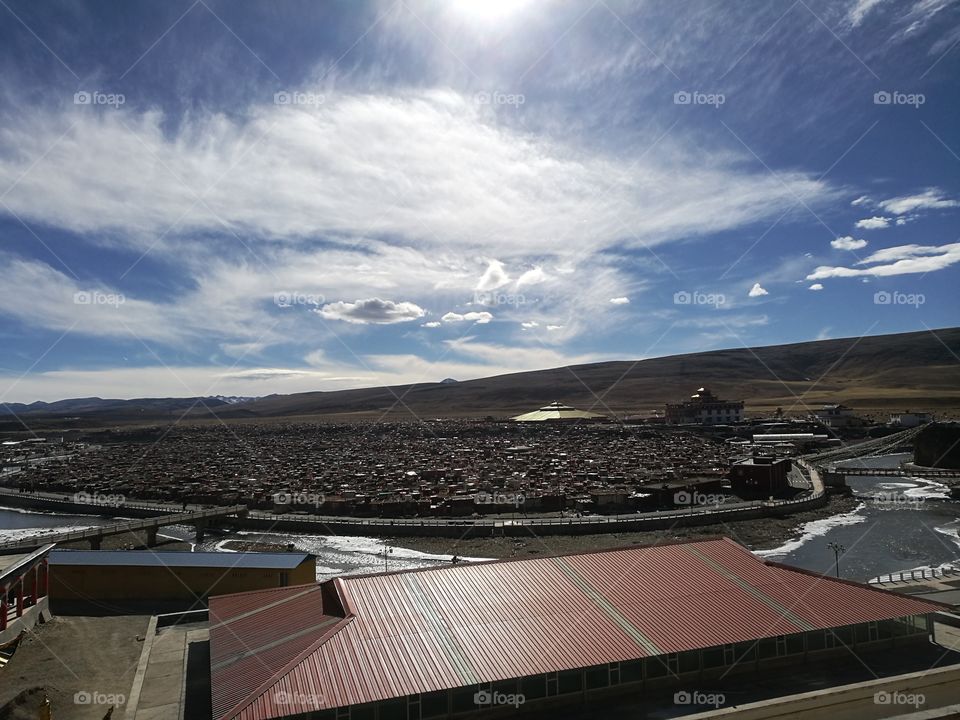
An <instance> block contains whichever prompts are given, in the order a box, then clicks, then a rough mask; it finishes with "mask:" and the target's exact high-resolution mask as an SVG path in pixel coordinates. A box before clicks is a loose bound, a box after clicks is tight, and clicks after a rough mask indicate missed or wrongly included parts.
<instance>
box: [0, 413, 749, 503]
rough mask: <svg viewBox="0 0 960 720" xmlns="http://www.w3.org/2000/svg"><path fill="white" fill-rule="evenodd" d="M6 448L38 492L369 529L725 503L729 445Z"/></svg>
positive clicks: (486, 432)
mask: <svg viewBox="0 0 960 720" xmlns="http://www.w3.org/2000/svg"><path fill="white" fill-rule="evenodd" d="M38 451H39V452H42V451H41V450H40V449H39V448H37V447H34V448H31V449H29V450H27V449H25V448H24V447H23V446H22V445H20V446H7V447H3V448H0V453H3V455H4V456H3V457H0V461H2V462H3V463H4V465H7V466H10V465H16V464H17V457H18V453H19V457H20V462H19V467H20V468H21V471H20V472H18V473H17V474H15V475H9V476H7V478H6V479H5V480H4V482H5V483H6V484H7V485H16V486H20V487H21V488H23V489H25V490H43V491H51V492H58V493H64V494H72V493H79V492H85V493H88V494H89V495H92V496H97V495H112V496H122V497H125V498H127V500H128V501H133V500H135V499H143V500H167V501H173V502H178V503H179V502H189V503H202V504H234V503H242V504H246V505H248V506H249V507H251V508H255V509H265V510H284V511H291V510H292V511H305V512H311V513H317V514H331V515H355V516H370V517H404V516H406V517H415V516H420V517H428V516H470V515H473V514H476V513H480V514H485V513H511V512H517V513H525V514H526V513H543V512H556V511H559V510H564V509H566V510H575V511H581V512H582V511H589V510H598V511H608V510H626V511H629V510H643V509H656V508H658V507H669V506H671V505H672V504H673V498H674V496H675V494H676V493H677V492H678V491H684V490H686V491H705V492H706V491H710V492H716V491H719V490H720V482H721V479H722V478H723V477H725V476H726V474H727V472H728V469H729V464H730V463H729V457H728V455H729V452H728V450H727V448H726V447H725V446H724V444H723V443H722V442H718V441H715V440H711V439H709V438H705V437H703V436H701V435H697V434H694V433H691V432H686V431H679V430H666V429H651V428H645V427H640V426H636V427H634V426H625V425H616V424H582V425H580V424H577V425H550V424H536V425H532V426H531V425H526V426H525V425H523V424H510V423H484V422H470V421H455V420H437V421H431V422H425V423H416V424H414V423H375V424H374V423H370V424H366V425H363V424H325V423H312V424H311V423H276V424H234V425H230V426H229V427H224V426H221V425H216V426H213V425H211V426H197V425H194V426H188V425H184V426H175V427H173V428H156V429H155V431H148V432H144V430H143V429H138V430H136V431H134V430H129V431H123V430H118V431H114V432H112V433H110V435H109V437H106V438H104V437H100V438H97V440H96V444H95V445H94V444H90V445H84V444H83V443H72V442H68V443H65V444H64V445H62V446H60V447H59V448H58V449H57V450H56V451H55V452H50V451H49V449H48V452H47V455H48V456H49V459H46V460H43V461H42V462H36V461H34V462H26V461H24V460H23V454H24V453H26V452H34V453H36V452H38Z"/></svg>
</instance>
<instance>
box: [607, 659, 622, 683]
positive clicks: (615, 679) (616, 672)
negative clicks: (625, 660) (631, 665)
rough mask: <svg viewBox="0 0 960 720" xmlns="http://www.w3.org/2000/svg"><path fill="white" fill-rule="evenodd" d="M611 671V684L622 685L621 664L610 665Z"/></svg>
mask: <svg viewBox="0 0 960 720" xmlns="http://www.w3.org/2000/svg"><path fill="white" fill-rule="evenodd" d="M608 668H609V670H610V684H611V685H619V684H620V663H610V665H608Z"/></svg>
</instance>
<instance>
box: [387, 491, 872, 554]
mask: <svg viewBox="0 0 960 720" xmlns="http://www.w3.org/2000/svg"><path fill="white" fill-rule="evenodd" d="M857 505H858V501H857V500H856V499H854V498H851V497H847V496H840V495H835V496H831V497H830V499H829V500H828V502H827V504H826V505H824V506H823V507H821V508H816V509H814V510H806V511H803V512H798V513H796V514H794V515H789V516H786V517H768V518H757V519H754V520H740V521H737V522H729V523H718V524H716V525H707V526H700V527H674V528H671V529H667V530H651V531H646V532H625V533H602V534H598V535H546V536H537V535H533V534H531V535H529V536H528V537H470V538H462V539H459V540H456V539H453V538H440V537H436V538H424V537H420V538H414V537H404V538H396V539H392V540H389V541H388V542H389V543H390V544H391V545H394V546H396V547H403V548H409V549H411V550H419V551H420V552H427V553H439V554H449V555H458V556H472V557H489V558H515V557H530V556H531V555H538V554H540V555H555V554H559V553H574V552H592V551H595V550H606V549H609V548H616V547H624V546H627V545H649V544H651V543H656V542H671V541H675V540H700V539H703V538H709V537H716V536H717V535H726V536H728V537H730V538H732V539H733V540H736V541H737V542H739V543H741V544H743V545H746V546H747V547H748V548H750V549H751V550H770V549H773V548H776V547H780V546H781V545H783V544H784V543H786V542H788V541H790V540H791V539H794V538H796V537H797V536H799V535H800V529H801V527H802V526H803V525H804V524H806V523H809V522H813V521H815V520H825V519H828V518H830V517H833V516H835V515H842V514H844V513H847V512H850V511H851V510H853V509H854V508H856V507H857Z"/></svg>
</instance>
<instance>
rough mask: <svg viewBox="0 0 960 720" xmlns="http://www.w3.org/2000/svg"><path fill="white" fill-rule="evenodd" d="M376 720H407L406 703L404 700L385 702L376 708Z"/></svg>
mask: <svg viewBox="0 0 960 720" xmlns="http://www.w3.org/2000/svg"><path fill="white" fill-rule="evenodd" d="M377 710H378V714H377V718H378V720H407V701H406V699H405V698H400V699H397V700H386V701H384V702H382V703H380V706H379V707H378V708H377Z"/></svg>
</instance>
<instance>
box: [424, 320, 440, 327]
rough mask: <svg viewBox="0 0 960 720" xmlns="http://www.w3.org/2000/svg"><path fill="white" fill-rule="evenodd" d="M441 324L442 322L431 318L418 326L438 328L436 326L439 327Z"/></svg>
mask: <svg viewBox="0 0 960 720" xmlns="http://www.w3.org/2000/svg"><path fill="white" fill-rule="evenodd" d="M441 324H442V323H440V322H438V321H437V320H431V321H430V322H425V323H423V324H422V325H421V326H420V327H425V328H438V327H440V325H441Z"/></svg>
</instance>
